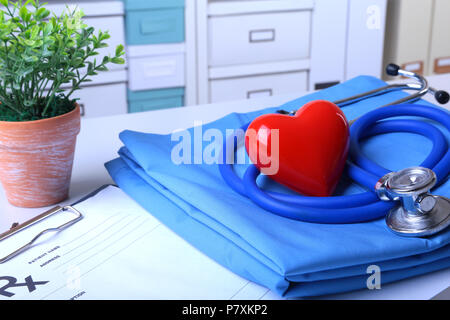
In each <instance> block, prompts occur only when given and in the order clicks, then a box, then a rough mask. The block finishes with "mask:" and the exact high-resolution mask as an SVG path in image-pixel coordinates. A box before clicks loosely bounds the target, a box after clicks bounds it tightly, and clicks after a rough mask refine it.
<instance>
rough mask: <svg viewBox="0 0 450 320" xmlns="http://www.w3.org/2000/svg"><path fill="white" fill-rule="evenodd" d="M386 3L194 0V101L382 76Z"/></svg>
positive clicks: (381, 0) (378, 0) (299, 89)
mask: <svg viewBox="0 0 450 320" xmlns="http://www.w3.org/2000/svg"><path fill="white" fill-rule="evenodd" d="M386 1H387V0H315V1H313V0H234V1H226V0H198V1H197V86H198V88H197V97H198V102H199V103H210V102H219V101H226V100H232V99H246V98H247V99H251V98H253V97H261V96H265V95H272V94H273V95H275V94H279V93H295V92H298V94H299V95H300V94H302V93H303V92H305V91H308V90H318V89H322V88H325V87H327V86H330V85H333V84H336V83H339V82H341V81H345V80H347V79H349V78H351V77H354V76H356V75H360V74H361V73H363V74H365V75H372V76H377V77H379V76H380V75H381V72H382V62H383V61H382V59H383V49H384V48H383V47H384V30H385V18H386Z"/></svg>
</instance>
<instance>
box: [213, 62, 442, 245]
mask: <svg viewBox="0 0 450 320" xmlns="http://www.w3.org/2000/svg"><path fill="white" fill-rule="evenodd" d="M386 71H387V73H388V74H389V75H391V76H403V77H407V78H413V79H415V80H417V83H409V84H390V85H386V86H383V87H381V88H379V89H375V90H371V91H368V92H364V93H361V94H358V95H355V96H352V97H349V98H346V99H342V100H339V101H335V102H334V103H335V104H336V105H338V106H339V107H343V106H347V105H350V104H352V103H356V102H358V101H361V100H365V99H369V98H371V97H374V96H378V95H382V94H384V93H387V92H390V91H394V90H413V91H416V92H415V93H414V94H411V95H410V96H407V97H405V98H402V99H400V100H397V101H394V102H392V103H390V104H388V105H385V106H382V107H379V108H378V109H375V110H373V111H370V112H368V113H366V114H365V115H363V116H361V117H360V118H358V119H355V120H353V121H351V122H350V124H351V127H350V154H349V159H351V161H348V162H347V168H346V173H347V175H348V176H349V177H350V178H351V179H353V180H354V181H355V182H356V183H358V184H360V185H362V186H365V187H366V188H368V190H371V191H367V192H364V193H360V194H354V195H346V196H335V197H308V196H302V195H289V194H284V193H279V192H272V191H265V190H262V189H261V188H260V187H259V186H258V185H257V183H256V180H257V178H258V176H259V175H260V171H259V170H258V168H257V167H256V166H255V165H250V166H249V167H248V168H247V169H246V171H245V173H244V176H243V178H242V179H241V178H240V177H238V176H237V174H236V173H235V172H234V170H233V165H232V164H229V163H227V161H226V159H227V158H229V156H230V154H227V152H228V153H229V152H235V151H236V149H237V144H234V142H235V141H234V139H235V136H233V135H232V136H230V137H228V138H227V139H226V141H225V144H224V146H223V148H222V155H221V157H222V160H223V161H222V162H221V163H220V164H219V170H220V173H221V175H222V177H223V179H224V180H225V181H226V183H227V184H228V185H229V186H230V187H231V188H232V189H233V190H234V191H236V192H237V193H239V194H241V195H243V196H245V197H248V198H249V199H251V200H252V201H253V202H254V203H255V204H257V205H258V206H260V207H261V208H263V209H265V210H267V211H270V212H272V213H274V214H277V215H279V216H282V217H285V218H289V219H294V220H300V221H304V222H310V223H325V224H342V223H360V222H367V221H371V220H375V219H378V218H382V217H385V219H386V224H387V226H388V227H389V228H390V230H392V231H393V232H394V233H396V234H398V235H402V236H416V237H425V236H429V235H433V234H436V233H438V232H440V231H442V230H444V229H445V228H447V227H448V226H449V225H450V200H449V199H448V198H445V197H442V196H436V195H432V194H431V193H430V190H431V189H432V188H433V187H434V186H435V185H436V184H439V183H441V182H443V181H444V179H446V178H447V176H448V175H449V174H450V150H449V148H448V144H447V140H446V138H445V136H444V134H443V133H442V132H441V131H440V130H439V129H437V128H436V127H435V126H433V125H431V124H429V123H427V122H423V121H418V120H413V119H396V120H385V119H388V118H392V117H401V116H415V117H422V118H426V119H430V120H434V121H436V122H438V123H440V124H442V126H444V127H445V128H446V129H447V130H449V131H450V114H449V113H448V112H447V111H445V110H443V109H439V108H433V107H429V106H424V105H414V104H407V103H408V102H412V101H416V100H418V99H420V98H421V97H422V96H424V95H425V94H427V93H432V94H434V96H435V98H436V100H437V101H438V102H439V103H441V104H445V103H447V102H448V101H449V94H448V93H447V92H445V91H437V90H435V89H433V88H431V87H430V86H429V85H428V82H427V80H426V79H425V78H424V77H423V76H421V75H419V74H416V73H413V72H409V71H406V70H402V69H401V68H400V67H399V66H397V65H394V64H390V65H389V66H388V67H387V69H386ZM279 112H280V113H283V114H289V115H295V111H293V112H287V111H284V110H281V111H279ZM380 120H385V121H380ZM248 126H249V124H246V125H245V126H243V127H242V128H241V129H243V131H245V130H246V129H247V128H248ZM391 132H410V133H416V134H420V135H423V136H425V137H427V138H428V139H430V140H431V141H432V142H433V149H432V151H431V153H430V154H429V155H428V157H427V158H426V159H425V161H424V162H422V164H421V165H420V166H418V167H412V168H407V169H404V170H401V171H398V172H390V171H389V170H387V169H385V168H383V167H381V166H379V165H378V164H376V163H374V162H373V161H371V160H370V159H368V158H366V157H365V156H364V155H363V153H362V152H361V149H360V146H359V142H360V140H362V139H365V138H368V137H371V136H374V135H378V134H383V133H391ZM227 145H235V148H234V150H233V149H232V148H231V150H230V148H226V146H227ZM224 150H226V151H225V152H224ZM229 150H230V151H229ZM380 177H381V178H380Z"/></svg>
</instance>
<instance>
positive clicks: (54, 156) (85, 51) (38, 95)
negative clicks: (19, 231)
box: [0, 0, 124, 207]
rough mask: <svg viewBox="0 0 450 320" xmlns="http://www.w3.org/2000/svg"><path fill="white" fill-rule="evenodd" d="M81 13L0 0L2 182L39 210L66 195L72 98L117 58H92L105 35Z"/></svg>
mask: <svg viewBox="0 0 450 320" xmlns="http://www.w3.org/2000/svg"><path fill="white" fill-rule="evenodd" d="M82 17H83V13H82V11H81V10H74V11H72V12H69V10H66V12H63V13H62V14H61V15H60V16H56V15H53V16H52V15H51V13H50V12H49V11H48V10H47V9H46V8H45V4H40V3H39V0H28V1H14V2H13V1H8V0H0V181H1V183H2V185H3V187H4V189H5V192H6V195H7V198H8V201H9V202H10V203H11V204H13V205H15V206H20V207H42V206H48V205H52V204H55V203H57V202H60V201H62V200H64V199H65V198H67V196H68V191H69V184H70V177H71V172H72V163H73V159H74V150H75V142H76V137H77V135H78V133H79V131H80V107H79V106H78V104H77V102H76V100H77V99H75V98H73V93H74V92H75V91H76V90H79V89H80V85H81V84H82V83H84V82H88V81H91V79H90V78H91V77H92V76H95V75H97V73H98V72H99V71H107V70H108V69H107V66H106V65H108V64H109V63H113V64H123V63H124V59H123V58H122V56H123V55H124V47H123V46H122V45H120V46H118V47H117V48H116V51H115V56H113V57H111V56H105V57H102V58H101V59H96V57H95V56H96V55H98V49H100V48H104V47H107V46H108V45H107V43H106V42H105V41H106V40H107V39H108V38H109V37H110V36H109V34H108V32H102V31H98V33H96V34H94V28H92V27H88V26H87V25H85V24H84V23H83V21H82Z"/></svg>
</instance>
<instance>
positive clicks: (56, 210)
mask: <svg viewBox="0 0 450 320" xmlns="http://www.w3.org/2000/svg"><path fill="white" fill-rule="evenodd" d="M109 186H115V185H108V184H107V185H103V186H101V187H100V188H98V189H96V190H95V191H93V192H91V193H89V194H88V195H86V196H84V197H82V198H81V199H80V200H78V201H76V202H74V203H72V204H71V205H68V206H64V207H62V206H56V207H54V208H52V209H50V210H47V211H45V212H43V213H41V214H39V215H37V216H35V217H33V218H31V219H30V220H28V221H25V222H24V223H21V224H19V223H13V225H12V226H11V228H10V229H9V230H8V231H6V232H3V233H1V234H0V242H2V241H3V240H5V239H7V238H10V237H13V236H14V235H15V234H17V233H19V232H21V231H24V230H25V229H27V228H29V227H31V226H33V225H36V224H38V223H40V222H41V221H43V220H46V219H47V218H49V217H52V216H54V215H57V214H60V213H62V212H70V213H72V214H73V215H74V218H72V219H71V220H69V221H67V222H65V223H63V224H61V225H59V226H57V227H53V228H47V229H44V230H42V231H40V232H38V233H37V234H36V235H35V236H34V237H33V238H32V239H31V240H30V241H29V242H27V243H26V244H24V245H23V246H21V247H19V248H17V249H16V250H14V251H12V252H11V253H9V254H7V255H6V256H4V257H0V264H3V263H5V262H7V261H8V260H10V259H12V258H14V257H16V256H18V255H20V254H21V253H22V252H25V251H26V250H27V249H29V248H30V247H31V246H32V245H33V244H34V243H35V242H36V241H37V240H38V239H39V238H40V237H41V236H43V235H44V234H46V233H49V232H61V231H62V230H64V229H66V228H69V227H70V226H72V225H73V224H75V223H77V222H78V221H80V220H81V219H83V214H82V213H81V212H80V211H78V210H77V209H75V208H74V206H76V205H77V204H79V203H81V202H83V201H85V200H87V199H89V198H91V197H94V196H95V195H96V194H97V193H99V192H100V191H102V190H103V189H105V188H107V187H109ZM115 187H117V186H115Z"/></svg>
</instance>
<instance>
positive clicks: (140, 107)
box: [128, 88, 184, 113]
mask: <svg viewBox="0 0 450 320" xmlns="http://www.w3.org/2000/svg"><path fill="white" fill-rule="evenodd" d="M183 105H184V88H171V89H162V90H148V91H137V92H133V91H128V112H130V113H133V112H143V111H151V110H158V109H168V108H177V107H182V106H183Z"/></svg>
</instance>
